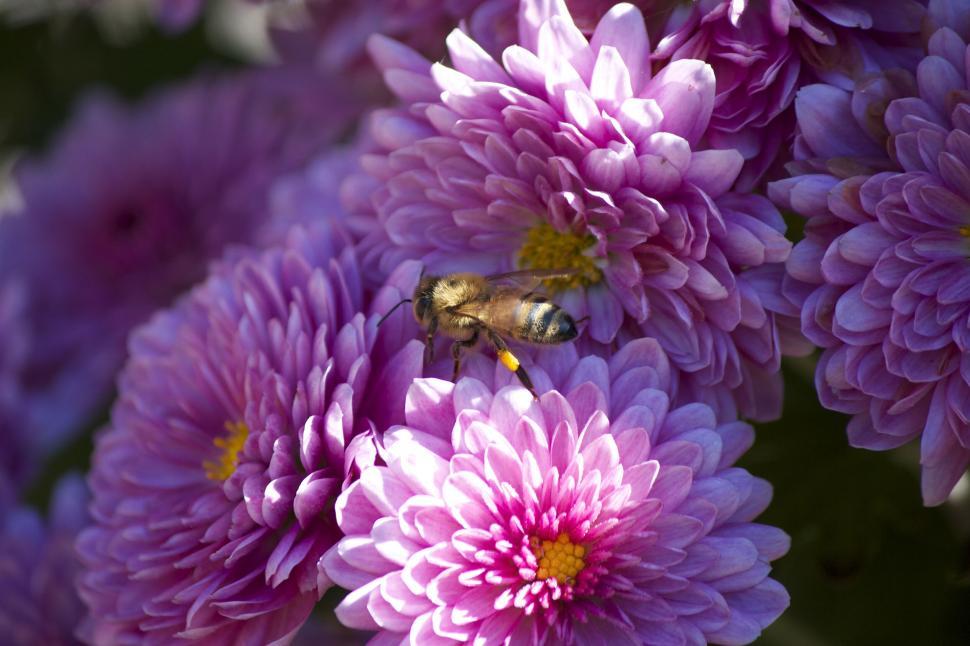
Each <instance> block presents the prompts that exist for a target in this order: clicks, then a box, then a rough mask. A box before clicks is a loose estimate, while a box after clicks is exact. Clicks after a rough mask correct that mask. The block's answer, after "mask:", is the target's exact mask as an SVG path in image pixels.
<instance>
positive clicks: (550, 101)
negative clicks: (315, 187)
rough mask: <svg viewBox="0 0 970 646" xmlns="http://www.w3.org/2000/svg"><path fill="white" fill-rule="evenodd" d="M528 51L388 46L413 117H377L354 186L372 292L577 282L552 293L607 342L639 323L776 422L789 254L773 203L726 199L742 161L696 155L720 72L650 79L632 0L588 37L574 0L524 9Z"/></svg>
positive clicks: (676, 69) (381, 42) (388, 60)
mask: <svg viewBox="0 0 970 646" xmlns="http://www.w3.org/2000/svg"><path fill="white" fill-rule="evenodd" d="M545 9H548V11H546V12H544V10H545ZM519 42H520V45H516V46H512V47H509V48H507V49H506V50H505V51H504V53H503V55H502V64H501V65H500V64H499V63H497V62H496V61H494V60H493V59H492V58H490V57H489V56H488V55H487V54H486V53H485V52H484V51H483V50H482V49H481V48H480V47H479V46H478V45H477V44H476V43H475V42H473V41H472V40H470V39H469V38H468V37H467V36H466V35H465V34H464V33H463V32H461V31H457V30H456V31H454V32H452V34H451V35H450V36H449V37H448V46H449V51H450V58H451V65H452V67H446V66H445V65H443V64H435V65H430V64H429V63H428V62H426V61H425V60H424V59H422V58H421V57H420V56H418V55H417V54H415V53H414V52H412V51H411V50H408V49H407V48H405V47H403V46H402V45H400V44H398V43H394V42H392V41H389V40H387V39H384V38H375V39H374V40H372V50H373V51H372V53H373V55H374V56H375V59H376V60H377V62H378V63H379V64H380V65H381V66H382V67H383V68H384V70H385V73H384V74H385V79H386V80H387V83H388V85H389V86H390V87H391V89H392V90H394V91H395V92H396V93H397V94H398V96H399V97H400V98H401V99H402V100H403V101H404V102H405V105H404V106H403V107H401V108H399V109H393V110H387V111H380V112H378V113H376V115H375V117H374V119H373V123H372V127H371V135H372V136H373V138H374V140H375V142H376V144H377V145H378V146H379V147H380V151H379V152H377V153H375V154H371V155H367V156H365V157H364V158H363V160H362V164H363V167H364V169H365V170H366V174H364V175H362V176H358V177H353V178H351V179H350V180H348V184H347V186H346V187H345V193H346V194H348V195H350V196H353V197H354V198H355V199H354V200H353V201H351V203H349V204H348V208H350V209H351V210H352V212H355V213H356V217H355V218H354V223H355V226H356V227H357V228H358V230H363V231H365V232H367V233H366V235H365V237H364V240H363V243H362V244H363V247H362V248H363V250H364V253H365V257H366V259H367V262H366V265H367V266H368V268H370V269H371V276H372V278H375V279H377V280H379V279H380V278H381V276H383V275H386V274H387V272H389V271H390V270H391V269H392V268H393V267H395V266H396V265H397V264H398V263H399V262H400V261H401V260H402V259H404V258H419V259H421V261H422V262H424V263H425V265H426V266H427V267H428V271H430V272H444V271H448V270H456V269H461V270H466V271H478V272H481V273H490V272H499V271H508V270H512V269H516V268H537V269H542V268H555V269H560V268H572V269H575V270H576V271H577V273H576V275H575V276H574V277H573V278H572V279H570V280H568V281H559V282H558V283H555V284H553V285H551V287H552V289H553V290H554V291H556V290H558V291H561V292H562V293H561V295H559V296H558V297H557V298H559V299H560V302H561V304H562V305H563V306H565V307H566V309H568V310H569V311H570V312H571V313H572V314H573V316H574V317H575V318H576V319H583V318H584V317H586V316H587V315H589V316H590V321H589V328H588V330H589V334H590V335H591V337H592V339H594V340H595V341H597V342H600V343H610V342H612V341H613V340H614V339H615V338H616V337H617V332H618V331H619V330H620V328H621V325H622V324H623V321H624V318H626V319H628V320H629V321H632V322H633V324H634V325H637V326H639V328H638V330H637V334H636V336H639V335H642V334H646V335H648V336H654V337H657V338H658V339H660V341H661V344H662V345H663V346H664V349H665V350H666V351H667V353H668V354H669V355H670V357H671V360H672V362H673V363H674V364H675V365H676V366H677V367H678V368H679V369H680V370H682V371H684V372H685V373H690V374H689V378H690V379H692V380H694V382H696V383H697V384H699V385H700V386H702V387H703V388H704V389H708V390H709V387H714V386H723V387H724V388H727V389H735V388H738V387H740V386H741V385H742V381H743V380H745V379H748V378H749V375H752V374H757V375H758V377H751V379H757V380H758V381H759V382H765V383H767V384H768V385H769V387H768V388H761V389H760V390H761V395H760V397H759V398H756V400H755V401H753V402H748V401H745V402H742V407H743V408H744V412H745V413H747V414H750V415H753V416H757V417H771V416H773V415H775V414H777V411H778V408H779V406H780V400H779V399H778V398H777V396H776V395H777V392H778V391H779V390H780V389H779V387H778V386H777V384H778V383H779V382H778V381H777V375H776V372H777V368H778V363H779V356H780V341H779V329H778V326H777V325H776V316H775V313H774V312H773V311H772V307H773V306H775V305H780V306H782V307H784V304H783V303H782V302H781V299H777V298H773V297H772V294H773V293H774V292H775V291H777V288H776V287H775V286H774V283H775V280H774V279H775V278H776V277H780V274H781V264H780V263H781V262H782V261H784V260H785V259H786V258H787V256H788V253H789V249H790V243H789V242H788V241H787V240H786V239H785V237H784V235H783V231H784V223H783V221H782V219H781V216H780V215H779V214H778V212H777V211H776V210H775V209H774V207H773V206H772V205H771V204H770V203H769V202H768V200H766V199H764V198H761V197H759V196H756V195H742V194H738V193H731V192H730V191H729V188H730V187H731V185H732V184H733V183H734V181H735V179H736V177H737V175H738V173H739V171H740V170H741V165H742V162H743V158H742V155H741V154H740V153H739V152H738V151H736V150H714V149H706V148H703V147H702V146H699V144H700V142H701V139H702V137H703V135H704V133H705V131H706V130H707V127H708V122H709V119H710V116H711V111H712V109H713V106H714V97H715V80H714V75H713V73H712V71H711V67H710V66H709V65H707V64H705V63H703V62H701V61H695V60H681V61H675V62H673V63H671V64H670V65H668V66H667V67H665V68H663V69H662V70H660V71H659V72H658V73H657V74H656V75H653V74H652V72H651V68H650V62H649V59H648V56H649V43H648V39H647V35H646V31H645V28H644V22H643V17H642V16H641V15H640V13H639V11H637V10H636V9H635V8H634V7H632V6H631V5H628V4H621V5H617V6H615V7H614V8H613V9H611V10H610V12H609V13H607V14H606V16H605V17H604V18H603V20H602V21H601V22H600V23H599V26H598V27H597V29H596V32H595V33H594V34H593V36H592V39H591V40H589V39H587V38H586V37H585V36H584V35H583V34H582V33H581V32H580V31H579V30H578V29H577V27H576V26H575V25H574V24H573V22H572V19H571V18H570V16H569V14H568V12H567V11H566V10H565V7H564V6H563V4H562V3H561V2H558V3H557V2H549V3H540V2H533V1H532V0H529V1H526V2H524V3H523V4H522V20H521V31H520V33H519Z"/></svg>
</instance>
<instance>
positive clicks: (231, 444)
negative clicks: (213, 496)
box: [202, 422, 249, 481]
mask: <svg viewBox="0 0 970 646" xmlns="http://www.w3.org/2000/svg"><path fill="white" fill-rule="evenodd" d="M226 430H227V431H229V435H227V436H226V437H217V438H215V439H214V440H212V443H213V444H215V445H216V446H217V447H218V448H220V449H222V454H221V455H220V456H219V458H218V459H217V460H206V461H205V462H203V463H202V467H203V468H204V469H205V476H206V477H207V478H209V479H210V480H219V481H225V480H227V479H228V478H229V476H231V475H232V474H233V472H234V471H235V470H236V466H237V465H238V464H239V452H240V451H242V448H243V445H244V444H245V443H246V438H247V437H249V427H247V426H246V424H245V422H226Z"/></svg>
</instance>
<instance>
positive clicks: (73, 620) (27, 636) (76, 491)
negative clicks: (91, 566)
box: [0, 475, 89, 646]
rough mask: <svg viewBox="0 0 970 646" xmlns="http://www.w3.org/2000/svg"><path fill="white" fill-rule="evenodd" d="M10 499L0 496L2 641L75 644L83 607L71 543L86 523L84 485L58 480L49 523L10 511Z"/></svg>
mask: <svg viewBox="0 0 970 646" xmlns="http://www.w3.org/2000/svg"><path fill="white" fill-rule="evenodd" d="M0 479H2V476H0ZM0 486H2V485H0ZM10 493H11V492H10V491H6V492H4V491H0V635H3V640H4V643H7V644H24V645H29V644H45V646H46V645H49V646H67V645H68V644H76V643H78V641H77V639H76V638H75V632H76V631H77V630H78V628H79V625H80V623H81V619H82V618H83V617H84V606H83V605H82V603H81V600H80V599H79V598H78V596H77V592H76V591H75V588H74V579H75V577H76V576H77V575H78V573H79V572H80V566H81V564H80V563H79V561H78V558H77V554H76V553H75V551H74V539H75V537H76V536H77V534H78V532H79V531H80V530H81V528H82V527H84V526H85V525H86V524H87V523H88V522H89V520H88V514H87V512H86V506H87V501H88V493H87V489H86V487H85V486H84V481H83V480H82V478H81V477H80V476H76V475H68V476H65V477H63V478H61V480H60V482H58V484H57V487H56V489H55V491H54V494H53V497H52V499H51V504H50V511H49V513H48V519H47V520H45V519H43V518H42V517H41V516H40V515H39V514H38V513H37V511H36V510H34V509H31V508H29V507H18V506H15V505H13V504H12V502H11V501H12V496H6V495H5V494H10Z"/></svg>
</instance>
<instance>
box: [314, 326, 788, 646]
mask: <svg viewBox="0 0 970 646" xmlns="http://www.w3.org/2000/svg"><path fill="white" fill-rule="evenodd" d="M538 357H539V358H538V363H537V364H536V365H534V366H531V367H530V371H531V372H532V374H533V378H534V380H535V381H536V384H537V386H539V390H540V392H543V393H544V394H543V395H542V396H541V398H540V399H539V400H538V401H535V400H533V399H532V397H531V396H530V395H529V393H528V392H527V391H526V390H525V389H524V388H522V387H521V386H519V385H517V384H516V385H511V386H510V385H507V384H509V376H508V373H507V371H504V369H503V368H501V367H498V368H493V367H492V366H493V364H492V362H490V361H488V360H484V359H483V358H482V357H481V356H480V355H479V356H475V357H472V358H471V359H469V362H470V363H472V364H474V365H472V366H470V367H469V374H471V375H474V377H472V376H469V377H466V378H463V379H460V380H459V381H458V383H457V384H452V383H450V382H445V381H440V380H437V379H419V380H416V381H415V382H414V383H413V385H412V386H411V388H410V389H409V391H408V396H407V404H406V406H405V411H406V413H405V416H406V423H405V424H404V425H403V426H394V427H390V428H388V429H387V430H386V431H385V432H384V435H383V448H382V449H381V457H382V458H383V460H384V461H385V462H386V466H376V465H375V466H369V467H367V468H365V469H364V470H363V471H362V473H361V476H360V479H359V480H358V481H357V482H355V483H354V484H352V485H351V486H350V487H349V488H348V489H346V490H345V491H344V492H343V493H342V494H341V495H340V497H339V499H338V501H337V506H336V513H337V520H338V523H339V525H340V529H341V530H342V531H343V532H344V534H346V536H345V537H344V538H343V539H341V541H340V542H339V543H338V544H337V545H336V546H335V547H333V548H332V549H331V550H330V551H328V552H327V554H326V555H325V556H324V557H323V559H322V561H321V567H322V569H323V571H324V572H325V573H326V575H327V576H328V577H330V578H332V579H333V580H334V581H335V582H336V583H338V584H339V585H341V586H343V587H346V588H348V589H350V590H351V593H350V594H349V595H348V596H347V598H346V599H345V600H344V601H343V602H342V603H341V604H340V606H338V608H337V616H338V617H339V618H340V620H341V621H342V622H343V623H344V624H346V625H347V626H350V627H354V628H359V629H369V630H380V631H381V633H380V635H379V636H378V638H377V639H378V640H379V643H398V642H403V641H408V640H410V642H411V643H420V644H439V643H440V644H445V643H453V642H455V641H476V643H487V644H491V643H580V644H583V643H645V644H646V643H651V644H652V643H660V642H663V643H688V644H704V643H705V642H709V641H710V642H715V643H723V644H742V643H748V642H750V641H752V640H754V639H755V638H756V637H757V636H758V634H759V633H760V632H761V630H762V629H763V628H764V627H765V626H767V625H768V624H770V623H771V622H772V621H774V619H775V618H777V617H778V615H779V614H780V613H781V612H782V611H783V610H784V609H785V608H786V607H787V605H788V595H787V593H786V592H785V590H784V588H783V587H782V586H781V585H780V584H778V583H777V582H776V581H774V580H772V579H770V578H768V574H769V571H770V565H769V562H770V561H772V560H773V559H776V558H778V557H780V556H781V555H782V554H784V553H785V552H786V551H787V549H788V537H787V536H786V535H785V534H784V533H783V532H782V531H780V530H778V529H775V528H773V527H768V526H764V525H759V524H755V523H753V522H751V521H752V520H753V519H754V518H755V517H756V516H757V515H758V514H759V513H760V512H761V511H762V510H763V509H764V508H765V506H766V505H767V504H768V501H769V500H770V498H771V488H770V486H769V485H768V483H767V482H765V481H763V480H759V479H756V478H754V477H752V476H751V475H749V474H748V473H747V472H746V471H744V470H743V469H738V468H735V467H732V466H731V465H732V464H733V463H734V461H735V460H736V459H737V458H738V457H739V456H740V455H741V454H742V453H743V452H744V451H745V449H746V448H747V447H748V446H749V445H750V443H751V441H752V439H753V433H752V430H751V428H750V427H748V426H747V425H745V424H742V423H739V422H735V421H733V420H717V419H716V418H715V415H714V413H713V412H712V411H711V409H710V408H708V407H707V406H704V405H700V404H691V405H687V406H683V407H680V408H674V409H672V408H671V406H670V400H669V397H668V392H669V389H670V387H671V380H672V377H671V371H670V368H669V366H668V364H667V360H666V357H665V356H664V353H663V351H662V350H661V349H660V346H659V345H658V344H657V343H656V341H653V340H650V339H641V340H637V341H634V342H631V343H628V344H627V345H625V346H624V347H623V348H622V349H621V350H620V351H619V352H617V353H616V354H615V355H613V356H612V357H611V358H609V359H608V360H607V359H604V358H601V357H598V356H585V357H579V356H578V355H577V354H576V352H575V349H574V348H573V347H572V346H563V347H560V348H557V349H552V350H547V351H544V352H542V353H539V354H538ZM550 389H552V390H550Z"/></svg>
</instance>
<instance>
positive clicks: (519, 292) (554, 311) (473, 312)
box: [378, 269, 578, 399]
mask: <svg viewBox="0 0 970 646" xmlns="http://www.w3.org/2000/svg"><path fill="white" fill-rule="evenodd" d="M573 273H574V272H573V270H568V269H567V270H532V269H527V270H524V271H513V272H509V273H505V274H495V275H492V276H482V275H480V274H473V273H456V274H448V275H445V276H424V275H422V277H421V279H420V280H419V282H418V286H417V287H416V288H415V290H414V295H413V296H412V297H411V298H407V299H404V300H403V301H401V302H400V303H398V304H397V305H395V306H394V307H393V308H392V309H391V311H389V312H388V313H387V314H385V315H384V317H383V318H382V319H381V320H380V321H379V322H378V325H380V324H381V323H383V322H384V320H386V319H387V317H388V316H390V315H391V314H392V313H393V312H394V310H396V309H397V308H398V307H399V306H400V305H402V304H404V303H413V304H414V305H413V308H414V318H415V320H416V321H417V322H418V323H419V324H420V325H421V326H422V327H423V328H424V330H425V332H426V337H425V349H424V360H425V363H430V362H431V361H432V360H433V359H434V337H435V335H436V334H437V333H438V332H441V333H442V334H444V335H446V336H449V337H451V338H452V339H455V342H454V343H452V345H451V357H452V359H453V360H454V371H453V373H452V381H455V380H456V379H457V378H458V371H459V369H460V368H461V355H462V352H463V351H464V350H465V349H469V348H472V347H474V346H475V345H476V344H478V342H479V340H480V339H481V337H482V336H484V337H485V339H486V341H487V342H488V343H489V344H491V345H492V347H494V348H495V352H496V353H497V355H498V359H499V361H500V362H501V363H502V365H503V366H505V367H506V368H508V369H509V370H510V371H512V372H514V373H515V375H516V376H517V377H518V378H519V381H521V382H522V385H523V386H525V387H526V388H528V390H529V392H530V393H532V396H533V397H535V398H536V399H538V397H539V396H538V395H537V394H536V391H535V387H534V386H533V385H532V380H531V379H530V378H529V374H528V373H527V372H526V370H525V368H523V367H522V364H521V363H520V362H519V359H518V358H517V357H516V356H515V354H513V353H512V350H511V349H510V348H509V345H508V343H507V342H506V341H505V338H504V337H508V338H511V339H515V340H517V341H524V342H526V343H531V344H536V345H551V344H558V343H565V342H566V341H571V340H572V339H574V338H576V335H577V334H578V332H577V329H576V321H574V320H573V318H572V317H571V316H570V315H569V313H568V312H566V310H564V309H562V308H561V307H559V306H558V305H556V304H555V303H552V302H550V301H549V299H548V298H546V297H545V296H544V295H542V294H540V293H538V292H537V291H536V289H537V288H538V287H539V285H540V284H541V283H542V281H544V280H552V279H555V278H563V277H568V276H571V275H572V274H573Z"/></svg>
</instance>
